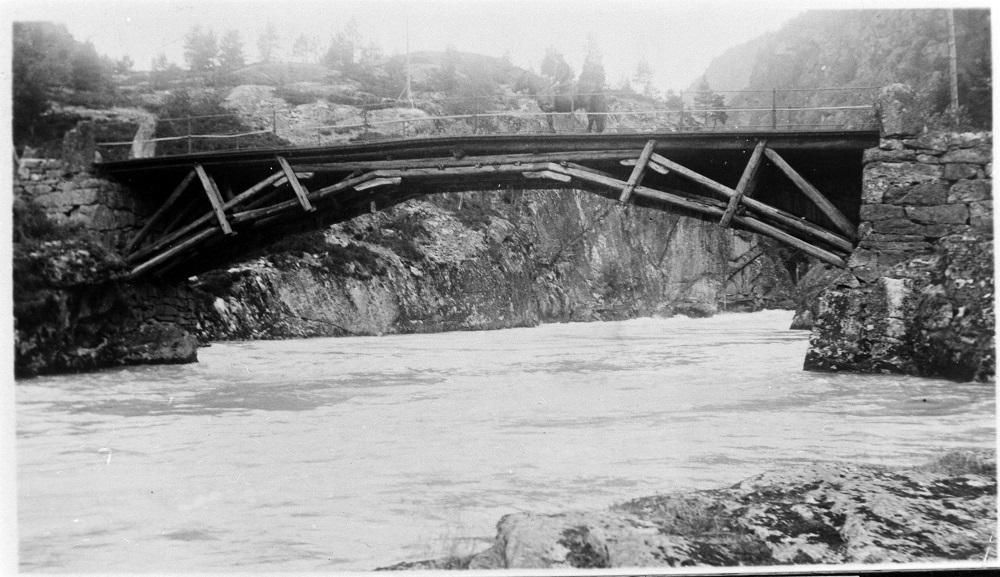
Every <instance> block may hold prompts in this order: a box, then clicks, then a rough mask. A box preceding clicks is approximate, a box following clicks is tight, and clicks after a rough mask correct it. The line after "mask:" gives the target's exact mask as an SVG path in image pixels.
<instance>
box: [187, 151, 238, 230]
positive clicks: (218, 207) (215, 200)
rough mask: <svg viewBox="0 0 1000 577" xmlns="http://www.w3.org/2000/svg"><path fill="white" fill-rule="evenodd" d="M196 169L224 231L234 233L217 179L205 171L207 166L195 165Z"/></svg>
mask: <svg viewBox="0 0 1000 577" xmlns="http://www.w3.org/2000/svg"><path fill="white" fill-rule="evenodd" d="M194 170H195V172H197V173H198V178H199V179H201V185H202V187H203V188H204V189H205V194H206V195H207V196H208V202H210V203H211V204H212V211H214V212H215V218H216V219H217V220H218V221H219V226H220V227H221V228H222V232H223V233H225V234H227V235H228V234H234V233H233V227H231V226H229V221H228V220H226V213H225V211H224V210H223V208H222V206H223V202H222V197H221V196H220V195H219V188H218V187H217V186H215V181H214V180H212V177H211V176H209V175H208V173H207V172H205V167H203V166H202V165H200V164H196V165H194Z"/></svg>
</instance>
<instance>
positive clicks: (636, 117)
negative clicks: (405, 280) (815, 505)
mask: <svg viewBox="0 0 1000 577" xmlns="http://www.w3.org/2000/svg"><path fill="white" fill-rule="evenodd" d="M878 89H879V88H878V87H850V88H843V87H830V88H809V89H804V88H803V89H799V88H796V89H780V90H778V89H773V90H766V91H761V90H732V91H713V92H711V93H705V92H681V93H679V94H677V95H674V96H673V97H672V98H670V99H669V100H668V101H667V103H666V104H665V103H664V102H663V101H658V100H655V99H652V98H644V97H642V96H640V95H636V94H634V93H623V92H620V91H617V92H616V91H607V92H604V93H600V94H601V95H603V96H604V97H605V99H604V100H605V103H606V107H596V108H595V107H593V106H591V107H590V109H589V110H588V109H587V107H586V106H585V105H586V104H587V103H588V101H589V97H590V96H594V95H592V94H574V95H570V96H567V97H564V98H569V100H570V106H569V108H570V109H572V110H573V111H564V112H558V111H554V110H552V108H553V106H552V99H551V95H550V96H549V97H545V96H542V97H539V96H534V95H530V94H507V95H501V96H489V97H487V96H467V97H443V98H436V99H433V100H432V101H430V102H427V101H421V104H420V106H419V107H417V106H415V105H414V103H413V102H411V101H408V100H403V99H379V100H377V101H368V102H365V101H359V102H357V103H356V105H352V106H351V108H349V109H348V110H350V113H349V114H347V115H346V116H343V115H342V116H341V117H339V118H334V119H333V120H332V121H325V122H314V123H308V122H301V121H298V122H296V121H293V119H294V118H295V117H296V116H301V114H302V113H301V112H299V111H298V110H297V109H296V107H291V106H289V107H285V108H281V109H279V108H278V107H272V108H270V109H265V110H264V112H263V113H262V112H261V111H256V112H248V113H243V114H240V113H235V112H234V113H229V114H216V115H203V116H190V117H179V118H161V119H157V122H158V123H162V125H164V126H167V127H168V129H167V130H165V132H168V133H170V135H168V136H159V137H154V138H146V139H136V140H131V141H121V142H101V143H98V146H99V147H100V150H101V151H102V154H105V156H106V157H109V158H117V159H123V158H126V157H128V156H129V150H130V148H131V150H132V151H133V152H132V154H135V151H136V150H142V149H145V150H149V149H150V148H151V147H149V146H148V145H150V144H155V145H157V146H155V149H156V153H155V156H169V155H174V154H185V153H192V152H205V151H210V150H239V149H243V150H248V149H259V148H277V147H280V146H322V145H327V144H342V143H348V142H365V141H385V140H402V139H409V138H421V137H429V136H466V135H489V134H523V135H531V134H551V133H553V132H555V133H572V132H587V131H588V129H590V130H592V131H597V129H598V128H600V129H601V130H600V131H601V132H604V133H612V134H629V133H644V132H722V133H724V132H740V131H821V130H844V129H867V128H874V127H875V126H876V125H877V119H876V115H875V107H874V103H875V96H876V92H877V90H878ZM562 108H566V106H565V103H563V106H562ZM223 118H228V119H232V120H236V121H238V122H234V123H233V124H237V125H245V124H249V125H250V127H251V130H238V131H233V132H229V133H209V132H199V131H198V126H199V125H204V124H205V121H209V122H212V121H215V122H216V123H217V121H218V119H223ZM161 143H162V145H161Z"/></svg>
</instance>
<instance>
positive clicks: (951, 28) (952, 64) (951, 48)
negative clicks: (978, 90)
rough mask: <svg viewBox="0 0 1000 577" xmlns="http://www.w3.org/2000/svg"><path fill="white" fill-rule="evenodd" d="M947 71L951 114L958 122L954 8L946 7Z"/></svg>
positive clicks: (956, 122)
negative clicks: (949, 79)
mask: <svg viewBox="0 0 1000 577" xmlns="http://www.w3.org/2000/svg"><path fill="white" fill-rule="evenodd" d="M948 69H949V70H948V72H949V76H950V77H951V116H952V120H953V121H954V122H955V124H958V53H957V51H956V49H955V9H954V8H949V9H948Z"/></svg>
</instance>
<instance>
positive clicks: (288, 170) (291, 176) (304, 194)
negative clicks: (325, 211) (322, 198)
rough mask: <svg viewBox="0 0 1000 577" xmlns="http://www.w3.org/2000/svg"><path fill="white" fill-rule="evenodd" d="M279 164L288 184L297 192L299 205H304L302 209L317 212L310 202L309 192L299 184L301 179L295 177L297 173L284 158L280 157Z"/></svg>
mask: <svg viewBox="0 0 1000 577" xmlns="http://www.w3.org/2000/svg"><path fill="white" fill-rule="evenodd" d="M278 164H280V165H281V170H282V172H284V173H285V178H287V179H288V184H290V185H291V186H292V190H293V191H295V196H296V197H297V198H298V199H299V204H301V205H302V208H304V209H305V210H306V211H308V212H312V211H314V210H316V207H314V206H313V205H312V203H311V202H309V193H308V191H306V189H305V187H304V186H302V183H301V182H299V178H298V177H297V176H295V171H294V170H292V167H291V166H290V165H289V164H288V161H287V160H285V158H284V157H282V156H279V157H278Z"/></svg>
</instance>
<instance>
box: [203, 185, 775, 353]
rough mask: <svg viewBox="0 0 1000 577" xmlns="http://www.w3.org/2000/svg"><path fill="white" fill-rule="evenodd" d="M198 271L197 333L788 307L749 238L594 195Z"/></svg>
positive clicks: (439, 213) (470, 204)
mask: <svg viewBox="0 0 1000 577" xmlns="http://www.w3.org/2000/svg"><path fill="white" fill-rule="evenodd" d="M271 250H272V251H273V252H272V254H270V255H268V256H262V257H260V258H258V259H256V260H253V261H251V262H247V263H244V264H241V265H239V266H235V267H231V268H229V269H227V270H221V271H215V272H212V273H209V274H205V275H201V277H200V278H199V280H198V287H199V289H200V290H203V291H206V292H208V293H210V294H211V295H212V307H211V311H210V312H209V315H208V317H209V318H208V321H207V323H206V325H205V333H204V334H203V336H204V337H205V338H211V339H231V338H236V339H241V338H280V337H292V336H316V335H351V334H363V335H370V334H383V333H396V332H400V333H407V332H425V331H442V330H475V329H493V328H503V327H514V326H532V325H536V324H538V323H540V322H561V321H591V320H612V319H624V318H632V317H636V316H647V315H672V314H677V313H680V314H688V315H694V316H704V315H711V314H714V313H716V312H718V311H719V310H721V309H723V308H726V309H736V310H751V309H757V308H761V307H763V306H789V305H790V303H791V300H790V294H791V291H792V286H791V283H790V281H789V276H788V272H787V271H786V270H784V268H783V267H782V266H781V265H780V264H778V263H777V262H776V260H775V259H774V258H772V257H771V256H770V255H771V250H770V247H768V246H765V245H762V244H760V243H759V241H758V240H757V239H756V237H753V236H751V235H743V234H739V233H733V232H732V231H726V230H722V229H720V228H718V227H717V226H716V225H714V224H711V223H705V222H702V221H698V220H694V219H690V218H686V217H680V216H677V215H672V214H668V213H662V212H657V211H647V210H643V209H635V208H629V209H626V208H624V207H620V206H618V205H617V204H615V203H613V202H610V201H607V200H605V199H602V198H599V197H596V196H594V195H592V194H589V193H583V192H572V191H504V192H491V191H488V192H477V193H465V194H461V195H460V194H448V195H438V196H432V197H426V198H425V199H422V200H417V201H410V202H408V203H406V204H404V205H400V206H398V207H395V208H393V209H390V210H388V211H385V212H381V213H377V214H372V215H368V216H365V217H362V218H358V219H355V220H354V221H352V222H348V223H342V224H340V225H336V226H334V227H332V228H330V229H328V230H326V231H323V232H319V233H314V234H311V235H306V236H303V237H298V238H297V239H289V240H287V241H285V242H283V243H279V245H277V246H276V247H274V248H273V249H271Z"/></svg>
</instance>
